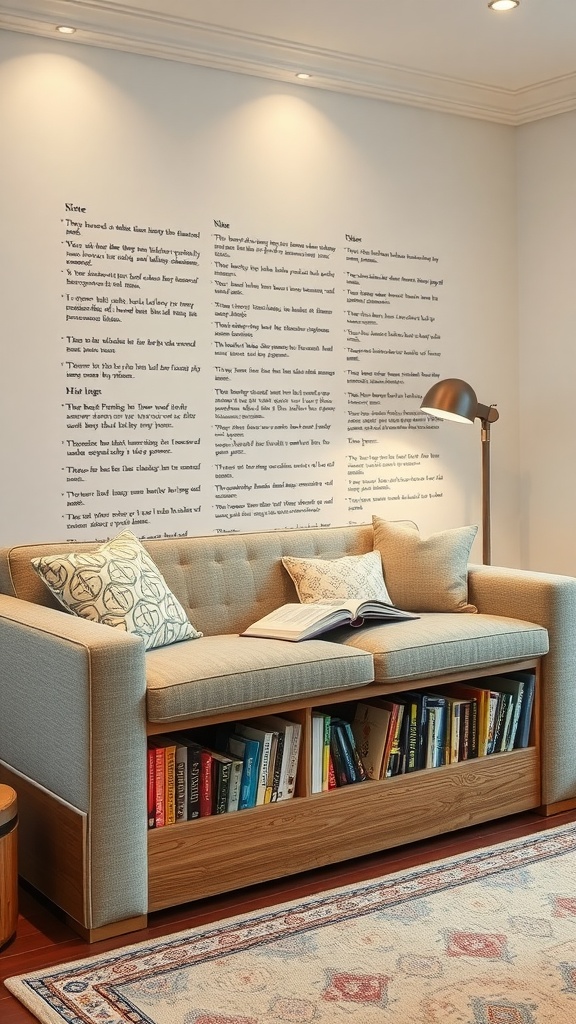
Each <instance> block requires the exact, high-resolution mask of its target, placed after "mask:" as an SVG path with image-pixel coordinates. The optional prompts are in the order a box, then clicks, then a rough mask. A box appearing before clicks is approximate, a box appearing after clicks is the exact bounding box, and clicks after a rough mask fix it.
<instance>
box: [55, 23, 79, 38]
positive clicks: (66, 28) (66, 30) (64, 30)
mask: <svg viewBox="0 0 576 1024" xmlns="http://www.w3.org/2000/svg"><path fill="white" fill-rule="evenodd" d="M56 31H57V32H60V33H61V34H62V35H63V36H73V35H74V33H75V31H76V29H75V28H72V26H71V25H57V26H56Z"/></svg>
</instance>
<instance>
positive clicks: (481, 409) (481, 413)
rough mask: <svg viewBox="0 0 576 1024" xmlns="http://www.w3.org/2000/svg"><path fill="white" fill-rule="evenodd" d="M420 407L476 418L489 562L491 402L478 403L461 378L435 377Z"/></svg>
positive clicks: (485, 553)
mask: <svg viewBox="0 0 576 1024" xmlns="http://www.w3.org/2000/svg"><path fill="white" fill-rule="evenodd" d="M420 408H421V409H423V410H424V412H428V413H430V414H431V415H432V416H439V417H440V418H441V419H445V420H456V422H458V423H473V422H474V420H476V419H479V420H480V427H481V433H480V437H481V441H482V561H483V563H484V565H490V560H491V554H492V552H491V539H490V424H491V423H495V422H496V420H497V419H498V416H499V414H498V410H497V409H496V407H495V406H493V405H482V403H481V402H479V401H478V399H477V398H476V392H475V391H474V389H473V388H472V387H470V385H469V384H467V383H466V381H465V380H458V378H457V377H450V378H448V379H447V380H439V381H438V382H437V383H436V384H434V385H433V386H432V387H431V388H430V390H429V391H428V392H427V393H426V394H425V395H424V398H423V399H422V403H421V405H420Z"/></svg>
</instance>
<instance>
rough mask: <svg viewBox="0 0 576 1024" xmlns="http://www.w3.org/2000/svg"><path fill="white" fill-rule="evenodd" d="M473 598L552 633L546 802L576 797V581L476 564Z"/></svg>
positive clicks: (545, 673) (485, 608)
mask: <svg viewBox="0 0 576 1024" xmlns="http://www.w3.org/2000/svg"><path fill="white" fill-rule="evenodd" d="M469 592H470V599H471V600H472V601H474V603H475V604H476V605H477V606H478V610H479V611H480V612H487V613H490V614H492V615H514V616H516V615H518V616H521V617H522V618H526V619H531V620H532V621H533V622H539V623H540V624H541V625H542V626H544V627H545V628H546V629H547V631H548V637H549V643H550V653H549V654H548V655H547V656H546V657H545V658H544V661H543V663H542V758H543V770H542V801H543V803H546V804H549V803H558V802H561V801H563V800H570V799H573V798H574V797H575V796H576V580H575V579H574V578H573V577H571V576H559V575H555V574H552V573H541V572H527V571H526V572H523V571H521V570H518V569H506V568H501V567H497V566H492V565H472V566H470V573H469Z"/></svg>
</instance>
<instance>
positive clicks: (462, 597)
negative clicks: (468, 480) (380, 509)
mask: <svg viewBox="0 0 576 1024" xmlns="http://www.w3.org/2000/svg"><path fill="white" fill-rule="evenodd" d="M372 524H373V527H374V548H375V550H376V551H378V552H379V553H380V555H381V557H382V567H383V570H384V579H385V580H386V586H387V587H388V590H389V591H390V594H391V596H392V600H393V602H394V604H395V605H396V606H397V607H398V608H404V609H405V611H407V612H476V611H478V609H477V608H476V606H475V605H473V604H468V559H469V557H470V549H471V547H472V542H473V541H474V538H475V536H476V534H477V532H478V527H477V526H461V527H458V528H457V529H455V530H443V531H442V532H441V533H434V534H432V535H431V536H430V537H426V538H423V537H421V536H420V533H419V532H418V527H417V526H416V524H415V523H407V522H403V523H391V522H388V521H387V520H386V519H380V518H379V517H378V516H373V517H372Z"/></svg>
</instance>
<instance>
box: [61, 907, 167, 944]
mask: <svg viewBox="0 0 576 1024" xmlns="http://www.w3.org/2000/svg"><path fill="white" fill-rule="evenodd" d="M65 919H66V924H67V925H68V926H69V927H70V928H72V930H73V931H75V932H76V933H77V934H78V935H81V936H82V938H83V939H85V940H86V942H101V941H102V940H103V939H112V938H114V937H115V936H116V935H127V934H128V933H129V932H137V931H140V930H141V929H142V928H146V927H147V925H148V916H147V915H146V914H141V915H140V916H139V917H128V918H126V919H125V920H124V921H112V922H111V924H104V925H102V926H101V927H100V928H85V926H84V925H83V924H80V922H79V921H75V920H74V918H73V917H70V916H69V915H68V914H66V915H65Z"/></svg>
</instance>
